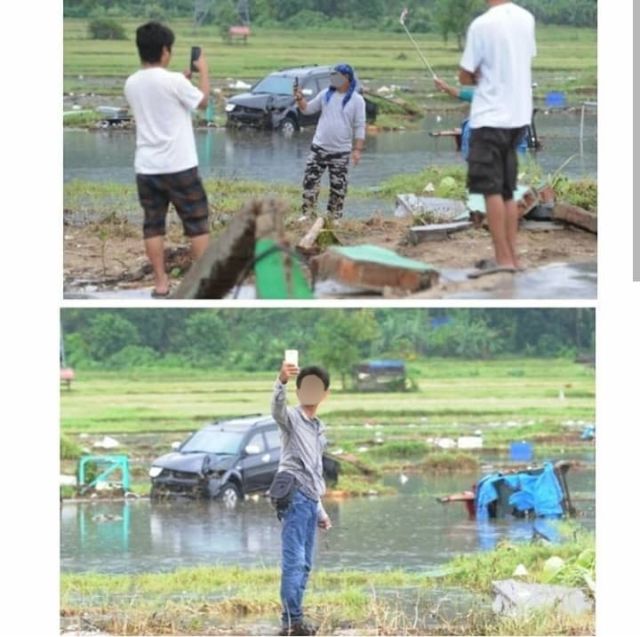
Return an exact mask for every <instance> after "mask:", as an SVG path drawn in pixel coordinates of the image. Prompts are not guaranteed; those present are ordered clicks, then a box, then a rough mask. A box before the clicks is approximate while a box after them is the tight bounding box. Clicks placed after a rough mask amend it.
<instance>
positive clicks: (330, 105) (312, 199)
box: [295, 64, 367, 219]
mask: <svg viewBox="0 0 640 637" xmlns="http://www.w3.org/2000/svg"><path fill="white" fill-rule="evenodd" d="M330 81H331V86H330V87H329V88H327V89H325V90H324V91H320V93H318V95H316V97H315V98H314V99H312V100H311V101H310V102H307V100H306V99H305V97H304V95H303V94H302V91H301V90H300V89H299V88H298V90H297V91H296V92H295V99H296V104H297V106H298V108H299V109H300V111H302V112H303V113H304V114H305V115H310V114H313V113H318V112H320V111H321V115H320V121H319V122H318V127H317V128H316V134H315V136H314V138H313V143H312V145H311V153H310V154H309V158H308V159H307V165H306V168H305V172H304V180H303V189H304V192H303V195H302V215H303V218H305V217H315V216H316V204H317V202H318V194H319V192H320V180H321V179H322V175H323V174H324V171H325V170H327V168H328V169H329V184H330V194H329V204H328V207H327V213H328V216H329V217H330V218H333V219H338V218H340V217H342V211H343V208H344V200H345V197H346V196H347V187H348V175H349V163H350V160H352V161H353V165H354V166H357V165H358V163H359V162H360V158H361V155H362V150H363V148H364V140H365V135H366V125H367V119H366V104H365V101H364V98H363V97H362V95H360V93H358V91H357V90H356V88H357V87H356V77H355V72H354V70H353V69H352V68H351V67H350V66H349V65H348V64H339V65H338V66H336V67H335V68H334V69H333V71H332V73H331V79H330ZM354 138H355V146H354Z"/></svg>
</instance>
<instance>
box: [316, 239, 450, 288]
mask: <svg viewBox="0 0 640 637" xmlns="http://www.w3.org/2000/svg"><path fill="white" fill-rule="evenodd" d="M311 267H312V271H313V273H314V275H315V276H316V277H317V278H318V279H322V280H326V279H333V280H335V281H338V282H340V283H342V284H344V285H348V286H351V287H355V288H361V289H366V290H373V291H377V292H383V291H384V290H385V288H393V289H398V290H403V291H405V292H417V291H418V290H424V289H427V288H430V287H433V286H434V285H436V284H437V283H438V280H439V273H438V272H437V270H435V269H434V268H432V267H431V266H430V265H427V264H426V263H421V262H420V261H414V260H413V259H407V258H405V257H402V256H400V255H398V254H396V253H395V252H392V251H391V250H386V249H385V248H380V247H378V246H372V245H360V246H352V247H345V248H330V249H329V250H327V251H326V252H325V253H324V254H322V255H320V256H318V257H315V258H314V259H313V260H312V262H311Z"/></svg>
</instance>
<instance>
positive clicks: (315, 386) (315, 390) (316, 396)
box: [297, 376, 328, 407]
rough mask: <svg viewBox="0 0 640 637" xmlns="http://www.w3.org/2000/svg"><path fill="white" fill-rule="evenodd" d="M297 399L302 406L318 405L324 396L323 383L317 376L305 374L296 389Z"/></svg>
mask: <svg viewBox="0 0 640 637" xmlns="http://www.w3.org/2000/svg"><path fill="white" fill-rule="evenodd" d="M297 394H298V400H299V401H300V404H301V405H302V406H303V407H313V406H316V405H319V404H320V403H321V402H322V401H323V400H324V399H325V398H326V397H327V394H328V392H327V390H326V389H325V388H324V383H323V382H322V379H321V378H318V377H317V376H305V377H304V378H303V379H302V383H301V384H300V387H299V388H298V390H297Z"/></svg>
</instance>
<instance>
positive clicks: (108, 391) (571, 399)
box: [60, 359, 595, 445]
mask: <svg viewBox="0 0 640 637" xmlns="http://www.w3.org/2000/svg"><path fill="white" fill-rule="evenodd" d="M411 365H412V368H414V369H413V370H412V371H413V372H415V376H416V379H417V383H418V390H417V391H416V392H412V393H411V394H402V393H401V394H387V393H371V394H366V395H365V394H354V393H347V392H340V391H339V390H337V391H334V392H333V393H332V395H331V397H330V399H329V400H328V401H327V403H326V404H325V405H323V407H322V410H321V417H322V418H323V420H324V421H325V422H326V423H327V424H328V425H329V427H330V429H329V437H330V439H331V440H332V442H333V443H334V444H336V445H343V443H347V442H349V443H353V444H357V443H358V442H359V441H367V440H369V439H372V438H373V432H372V431H369V432H368V431H367V430H366V429H365V428H364V424H365V423H371V424H373V425H375V426H377V425H383V426H385V425H388V426H393V427H397V429H394V430H393V434H394V435H396V436H401V437H404V438H415V437H416V435H419V434H420V435H426V434H427V433H429V432H431V433H438V434H439V435H454V434H456V433H458V434H461V433H464V432H468V431H473V430H474V429H475V428H478V427H480V428H482V429H483V432H484V434H485V444H488V443H489V442H491V443H500V444H504V443H505V442H506V441H507V439H511V440H513V439H518V438H521V437H527V436H529V435H533V434H539V435H543V434H549V433H551V434H555V433H561V432H562V427H561V424H560V423H562V422H563V421H565V420H570V419H572V420H580V419H584V420H589V421H592V420H593V419H594V417H595V410H594V409H595V408H594V404H595V400H594V392H595V384H594V372H593V370H592V369H589V368H585V367H583V366H581V365H578V364H575V363H573V362H572V361H568V360H564V359H559V360H536V359H523V360H518V361H517V362H515V361H513V360H510V359H509V360H495V361H486V362H483V363H482V364H479V363H478V362H477V361H451V360H442V359H432V360H430V361H428V362H413V363H411ZM516 366H517V367H519V368H521V369H523V370H524V372H525V376H524V377H521V378H514V377H512V376H510V375H509V370H511V369H513V368H514V367H516ZM272 382H273V374H271V373H254V374H248V373H236V372H234V374H233V378H230V377H229V375H228V372H224V371H222V370H211V371H206V370H198V369H188V370H187V369H159V368H157V369H140V370H135V369H131V370H123V371H120V372H102V371H97V370H96V371H90V370H85V371H83V373H82V378H81V379H78V380H77V381H76V383H75V385H74V391H73V392H61V396H60V400H61V415H62V418H61V422H62V430H63V432H65V433H81V432H87V433H91V432H93V433H101V434H102V433H119V432H151V431H175V432H186V431H193V430H195V429H197V428H199V427H200V426H201V425H202V424H203V423H204V422H206V421H210V420H214V419H217V418H224V417H228V416H239V415H246V414H258V413H268V412H269V409H270V407H269V402H270V397H271V391H272ZM566 385H571V387H566ZM560 388H564V391H565V400H559V398H558V391H559V389H560ZM573 392H575V396H574V394H573ZM424 419H426V420H424ZM509 420H513V421H516V424H517V425H518V426H516V427H501V426H495V427H490V426H485V425H486V424H490V423H492V422H493V423H495V422H502V421H509ZM528 422H532V423H533V422H535V424H533V425H527V423H528ZM411 424H413V425H415V426H414V427H413V428H411V427H409V425H411ZM334 427H335V428H336V429H335V430H336V436H335V437H334V436H333V433H332V429H333V428H334ZM348 427H352V429H351V430H348V429H345V428H348ZM403 427H404V429H403ZM412 430H414V431H412ZM405 432H406V433H405ZM384 436H385V440H386V441H387V442H392V440H390V439H389V432H384Z"/></svg>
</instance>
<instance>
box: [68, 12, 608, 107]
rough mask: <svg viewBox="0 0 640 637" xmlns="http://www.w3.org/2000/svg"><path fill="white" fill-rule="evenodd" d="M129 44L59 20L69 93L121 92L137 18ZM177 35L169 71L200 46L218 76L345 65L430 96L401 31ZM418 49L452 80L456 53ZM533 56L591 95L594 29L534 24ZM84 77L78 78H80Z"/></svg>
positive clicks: (423, 42)
mask: <svg viewBox="0 0 640 637" xmlns="http://www.w3.org/2000/svg"><path fill="white" fill-rule="evenodd" d="M122 22H123V24H124V26H125V29H126V31H127V35H128V38H129V39H128V40H126V41H99V40H90V39H88V34H87V21H86V20H79V19H66V20H65V23H64V74H65V90H66V91H77V92H80V91H85V92H88V91H94V92H97V93H101V94H108V93H112V94H121V93H122V82H123V80H124V78H125V77H126V76H128V75H129V74H130V73H131V72H133V71H135V70H136V69H137V68H138V65H139V62H138V58H137V53H136V49H135V42H134V31H135V28H136V27H137V26H138V25H139V23H140V20H135V19H127V20H123V21H122ZM171 27H172V28H173V29H174V31H175V32H176V43H175V45H174V49H173V61H172V68H173V69H174V70H183V68H184V67H185V66H186V64H187V60H188V56H189V49H190V46H191V45H192V44H193V43H194V42H197V44H199V45H201V46H203V47H204V50H205V52H206V53H207V56H208V58H209V60H210V70H211V76H212V77H213V78H214V80H215V79H221V78H227V77H233V78H243V79H245V80H247V79H258V78H260V77H261V76H263V75H265V74H267V73H270V72H271V71H273V70H274V69H278V68H282V67H286V66H299V65H305V64H335V63H336V62H337V61H339V60H347V61H349V62H350V63H351V64H352V65H354V66H355V67H356V69H357V70H358V72H359V74H360V76H361V77H362V78H363V79H373V80H377V81H379V82H380V83H386V84H390V83H395V84H398V83H409V84H412V83H417V84H419V85H425V86H426V87H427V89H428V90H429V91H431V92H433V89H432V83H431V81H430V79H428V77H427V74H426V72H425V70H424V68H423V66H422V63H421V61H420V59H419V58H418V56H417V55H416V53H415V51H414V50H413V48H412V46H411V43H410V42H409V41H408V39H407V37H406V36H405V35H404V34H402V33H397V34H393V33H377V32H369V31H357V30H353V31H338V30H313V31H311V30H306V31H284V30H265V29H259V28H255V29H254V31H255V33H254V36H253V37H252V38H251V40H250V41H249V45H248V46H239V45H235V46H230V45H227V44H224V43H223V42H222V40H221V38H220V35H219V32H218V28H217V26H215V25H211V26H208V27H204V28H201V29H199V30H198V31H197V32H196V33H195V34H194V33H193V30H192V25H191V22H190V21H189V20H184V19H183V20H173V21H172V22H171ZM416 39H417V41H418V43H419V44H420V46H421V47H422V48H423V49H424V50H426V51H428V55H429V59H430V61H431V63H432V65H433V67H434V68H435V69H436V71H437V72H438V73H439V74H441V75H442V76H444V77H446V78H448V79H450V78H452V77H453V76H454V75H455V73H456V70H457V68H458V63H459V60H460V55H461V54H460V52H459V51H458V50H457V49H456V47H455V44H454V43H452V42H451V43H449V44H445V43H444V42H443V41H442V39H441V38H440V37H439V36H438V35H436V34H428V35H423V34H418V35H417V36H416ZM537 42H538V56H537V58H536V59H535V62H534V76H535V79H536V80H537V81H538V82H539V84H540V90H541V91H542V90H544V91H546V90H551V89H562V90H567V91H570V92H572V93H574V94H580V93H584V92H587V93H588V94H590V95H594V94H595V87H596V82H597V80H596V77H597V66H596V42H597V40H596V30H595V29H578V28H571V27H554V26H539V27H538V29H537ZM80 77H82V78H83V79H79V78H80Z"/></svg>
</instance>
